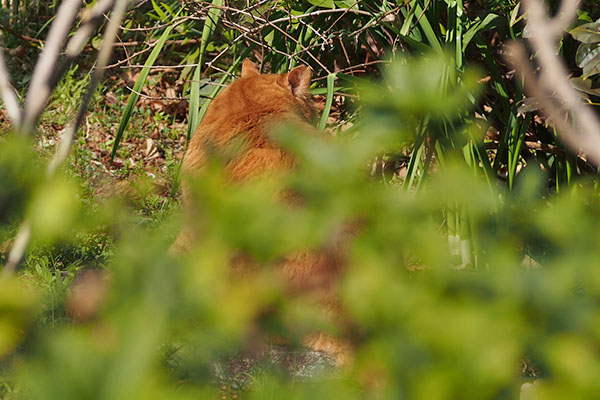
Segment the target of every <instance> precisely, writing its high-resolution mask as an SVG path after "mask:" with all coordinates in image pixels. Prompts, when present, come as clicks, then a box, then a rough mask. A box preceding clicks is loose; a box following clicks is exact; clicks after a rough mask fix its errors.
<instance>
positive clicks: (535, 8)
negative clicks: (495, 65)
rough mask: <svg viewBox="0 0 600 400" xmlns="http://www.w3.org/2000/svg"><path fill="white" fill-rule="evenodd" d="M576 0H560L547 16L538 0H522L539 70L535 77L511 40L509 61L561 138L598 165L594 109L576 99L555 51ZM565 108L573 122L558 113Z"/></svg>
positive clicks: (599, 128)
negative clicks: (556, 10) (553, 97)
mask: <svg viewBox="0 0 600 400" xmlns="http://www.w3.org/2000/svg"><path fill="white" fill-rule="evenodd" d="M578 4H579V2H578V1H577V0H563V2H562V3H561V7H560V10H561V11H560V12H559V15H558V16H556V17H555V18H553V19H551V20H550V19H549V17H548V14H547V12H546V10H545V8H544V6H543V4H542V3H541V2H540V1H539V0H523V5H524V8H525V12H526V13H527V17H528V20H527V24H528V26H529V28H530V36H529V41H530V43H531V46H532V47H533V49H534V50H535V51H536V53H537V56H538V60H539V65H540V67H541V70H542V74H541V77H540V79H539V80H536V78H535V76H534V74H533V71H532V69H531V66H530V64H529V60H528V59H527V57H526V56H525V50H524V49H523V46H522V45H520V44H516V43H514V44H512V46H511V50H512V51H511V53H512V55H513V56H512V59H511V60H510V61H512V62H513V63H514V64H515V66H516V67H517V69H518V70H519V71H520V72H522V73H524V74H525V79H524V81H525V87H526V90H527V91H528V92H529V93H530V95H532V96H535V97H536V98H538V99H540V101H541V103H542V105H543V110H544V112H545V113H546V114H548V115H549V116H550V117H551V118H552V120H553V121H554V123H555V125H556V128H557V129H558V131H559V133H560V136H561V139H562V140H563V141H564V142H565V143H566V144H567V145H568V146H570V147H571V148H572V149H573V150H574V151H575V152H576V153H577V152H579V151H580V149H581V150H583V152H584V153H585V154H586V155H587V157H589V159H590V160H591V161H592V162H593V163H594V164H595V165H597V166H598V165H600V134H599V132H600V119H599V118H598V116H597V115H596V114H595V113H594V111H593V110H592V109H591V108H590V107H589V106H588V105H585V104H583V103H581V102H580V101H579V95H578V94H577V93H576V91H575V89H574V88H573V87H572V86H571V84H570V82H569V80H568V75H569V74H568V71H567V69H566V67H565V66H564V64H563V62H562V60H561V59H560V58H559V57H558V56H557V54H556V47H557V38H558V36H559V35H562V32H563V30H564V29H565V28H566V27H567V26H568V25H569V24H570V22H571V19H572V17H573V16H574V15H576V12H577V6H578ZM553 93H554V94H555V95H556V96H557V97H558V98H560V99H561V101H562V109H561V107H560V106H558V105H556V104H554V103H553V102H552V101H550V100H549V98H550V96H551V95H552V94H553ZM565 111H567V112H569V113H570V114H571V115H572V117H573V121H572V122H574V126H571V123H570V122H569V121H564V119H563V118H561V116H560V115H561V114H564V112H565Z"/></svg>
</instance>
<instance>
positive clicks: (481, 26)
mask: <svg viewBox="0 0 600 400" xmlns="http://www.w3.org/2000/svg"><path fill="white" fill-rule="evenodd" d="M502 24H504V19H503V18H501V17H500V16H499V15H496V14H488V15H486V17H485V18H484V19H483V21H479V22H476V23H475V25H473V26H472V27H471V28H469V29H468V30H467V31H466V32H465V34H464V36H463V51H464V49H466V48H467V45H468V44H469V42H470V41H471V39H473V36H475V35H476V34H477V33H478V32H481V31H485V30H487V29H493V28H497V27H498V26H501V25H502Z"/></svg>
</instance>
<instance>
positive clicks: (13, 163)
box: [0, 56, 600, 400]
mask: <svg viewBox="0 0 600 400" xmlns="http://www.w3.org/2000/svg"><path fill="white" fill-rule="evenodd" d="M447 66H448V63H447V62H445V61H444V60H443V59H441V58H439V57H437V56H428V57H425V58H421V59H418V60H410V59H403V60H398V61H397V62H396V63H394V64H392V65H391V66H390V68H389V69H387V70H386V73H385V74H384V79H383V82H382V83H381V84H375V83H373V84H371V85H368V86H365V87H364V88H363V89H362V90H363V91H364V96H363V98H364V104H363V107H364V108H365V117H364V119H363V120H362V121H361V123H360V124H357V125H356V127H355V128H354V129H353V130H350V131H346V132H345V133H344V134H341V135H338V137H336V138H332V137H329V136H326V135H323V136H314V135H306V134H303V132H298V131H296V130H294V129H293V128H291V127H289V128H287V129H283V130H280V131H279V132H276V133H275V134H274V138H275V139H276V140H277V141H278V142H279V143H280V144H281V145H282V146H283V147H285V148H286V149H289V151H291V152H293V154H294V155H295V156H296V158H297V160H298V163H297V168H296V169H295V170H294V171H293V172H292V173H290V174H288V175H282V176H280V177H279V179H264V180H259V181H255V182H252V183H246V184H239V185H231V184H229V183H227V181H226V179H225V177H224V176H223V172H222V166H221V162H220V160H219V159H217V158H215V159H214V160H213V161H212V162H211V164H210V166H209V168H207V170H206V172H205V174H204V175H203V176H202V177H201V178H200V179H199V181H198V182H197V186H196V188H195V191H196V194H197V195H198V198H199V201H200V204H201V205H202V207H201V215H200V216H199V218H198V224H199V226H200V229H201V231H202V233H203V234H202V236H201V238H200V240H199V241H198V243H197V245H196V247H195V249H194V250H193V251H192V252H191V253H190V254H188V255H185V256H182V257H179V258H174V257H171V256H169V255H168V254H167V249H168V247H169V245H170V243H171V242H172V240H173V237H174V234H175V233H176V231H177V226H178V224H177V221H171V222H169V221H166V222H165V223H164V224H163V225H160V226H153V227H148V226H145V225H143V224H136V219H135V217H132V216H131V215H130V214H129V213H127V212H124V211H122V210H120V207H119V206H118V205H116V204H114V203H110V202H108V203H104V204H98V205H96V207H97V209H96V211H95V212H93V213H91V212H87V213H86V212H84V211H83V210H82V206H81V204H80V203H79V202H78V201H77V198H78V196H77V194H76V190H75V188H76V187H77V185H76V184H75V183H74V182H73V180H72V178H65V177H60V178H56V180H53V181H52V182H45V181H44V180H43V179H39V178H40V175H39V174H37V173H36V174H34V173H33V172H32V170H31V168H29V165H30V164H29V163H24V162H23V160H28V159H30V158H31V157H33V156H28V154H31V153H30V152H29V150H27V148H28V147H27V146H20V147H19V145H18V140H17V138H12V139H11V138H7V139H5V141H4V142H3V143H2V146H1V148H2V157H1V158H0V161H1V162H2V170H1V171H2V174H4V175H3V176H4V179H2V180H1V181H0V185H1V186H0V189H1V190H0V193H2V197H1V198H2V199H4V202H5V204H6V207H11V208H7V210H21V211H20V212H21V213H26V214H27V215H28V216H29V217H30V218H31V221H32V227H33V236H34V241H35V243H36V244H35V245H44V246H47V245H49V244H52V243H56V242H60V243H68V242H69V241H70V240H71V239H73V238H75V237H76V236H77V235H78V234H82V233H86V232H95V231H96V230H97V229H99V228H100V227H103V226H104V227H106V226H110V227H111V228H110V229H112V230H114V236H115V237H117V238H118V243H117V245H116V248H115V250H114V256H113V257H111V258H110V259H109V261H108V262H107V265H106V267H105V271H106V274H105V275H102V277H101V278H98V279H95V280H94V279H88V278H86V276H87V275H85V274H82V273H78V274H76V271H71V274H69V275H67V276H66V277H62V276H61V272H60V270H59V269H54V270H53V271H52V270H46V271H47V272H46V274H47V275H46V277H45V278H44V279H45V282H53V281H54V283H53V284H48V285H42V284H40V283H39V282H41V280H40V279H32V273H34V271H35V269H33V270H32V268H31V267H30V268H28V270H27V271H26V273H24V274H22V275H20V276H19V277H17V278H15V279H12V280H3V281H0V289H1V290H0V357H1V358H0V368H1V371H2V379H3V382H4V386H3V389H0V390H1V392H0V393H2V396H3V397H4V398H7V399H8V398H10V399H18V398H27V399H36V398H38V399H61V400H65V399H82V398H85V399H95V398H97V399H111V400H113V399H132V398H140V399H141V398H144V399H146V398H161V399H164V398H174V399H175V398H207V399H213V398H217V397H218V396H220V395H221V394H220V393H219V391H218V388H217V386H216V385H215V384H214V383H213V380H214V379H215V378H214V372H213V367H214V364H215V362H218V360H220V359H221V358H222V357H226V356H227V355H230V354H234V353H236V352H237V351H241V350H242V349H244V348H245V346H246V345H247V343H248V340H250V339H251V338H252V337H253V336H254V335H256V334H257V332H263V333H267V334H277V335H283V336H287V337H288V338H290V339H292V340H294V339H300V338H301V337H302V334H303V332H309V331H310V330H311V329H314V326H320V327H322V329H324V330H328V329H333V330H335V327H330V326H327V325H326V324H325V325H324V322H323V321H321V320H320V319H319V310H314V309H313V310H311V309H310V306H309V305H308V304H300V305H298V304H294V303H291V302H290V299H289V298H288V297H287V296H285V295H284V290H283V285H282V283H281V282H278V281H277V279H276V278H275V276H276V274H275V273H274V272H273V268H274V263H275V262H276V261H277V260H278V259H279V258H280V257H281V256H282V255H285V254H287V253H289V252H291V251H294V250H301V249H311V248H319V247H321V246H324V245H325V244H326V243H328V242H329V241H331V240H332V238H333V237H335V235H336V232H339V231H340V229H341V228H342V227H343V226H344V224H346V223H348V222H349V221H355V220H360V221H361V227H362V228H361V231H360V233H359V234H357V236H356V237H354V238H352V239H349V244H348V263H347V265H348V271H347V274H346V275H345V277H344V279H343V281H342V283H341V293H342V295H341V298H342V301H343V305H344V308H345V311H346V312H347V314H348V316H349V318H350V319H351V320H352V326H353V327H354V328H353V331H352V338H353V340H354V342H355V345H356V362H355V364H354V365H352V366H351V367H349V368H348V369H346V370H342V371H339V372H337V373H336V374H334V375H333V376H330V377H316V378H313V379H312V380H310V381H307V382H305V381H298V380H294V379H289V378H286V377H285V376H281V375H278V374H271V373H268V372H267V373H265V374H264V375H262V376H260V377H255V383H254V384H253V385H251V386H250V389H249V391H248V392H242V393H238V395H239V396H241V397H244V398H245V397H247V398H258V399H280V398H286V399H287V398H289V399H306V398H323V399H331V398H347V399H351V398H378V399H379V398H384V399H398V398H409V399H453V398H464V399H482V398H516V397H518V395H519V388H520V385H521V383H523V382H524V381H525V377H523V376H522V374H521V371H520V369H521V364H522V363H523V362H524V361H523V360H531V361H528V362H530V363H533V364H534V365H535V368H536V369H537V372H536V374H538V375H541V376H543V381H542V383H541V385H539V388H538V392H537V394H538V395H540V396H541V398H554V399H564V398H594V397H595V394H597V393H598V391H599V390H600V387H599V386H600V384H599V382H600V381H598V379H597V376H598V368H599V365H600V364H599V357H598V356H599V354H598V351H599V350H598V346H597V343H598V339H599V336H600V330H599V329H598V327H599V326H600V319H599V317H598V313H597V299H598V294H599V293H600V274H599V273H598V271H597V260H598V259H600V254H599V252H600V243H599V236H598V235H597V226H596V223H595V221H597V220H598V216H599V215H598V214H599V213H600V202H599V200H598V193H597V189H596V188H595V187H594V185H593V182H586V181H582V182H580V183H579V184H578V186H577V187H574V188H573V190H571V191H564V192H562V193H561V194H552V193H550V192H547V189H546V188H545V185H543V176H542V174H541V172H540V171H539V170H537V169H535V167H533V166H531V167H528V168H527V169H526V170H525V171H524V172H522V173H523V177H522V179H521V180H519V184H518V185H517V186H516V187H515V190H513V191H509V190H508V189H507V188H506V187H505V186H504V185H501V184H496V183H490V182H489V181H487V180H486V178H485V172H484V171H483V167H481V166H480V167H477V168H473V164H472V163H471V162H472V158H471V156H470V153H468V152H464V151H462V149H463V147H464V146H468V145H469V143H472V141H473V140H474V139H473V138H474V137H476V136H477V135H471V134H470V133H469V132H473V131H474V130H475V128H473V127H471V128H469V129H467V127H469V126H470V125H469V121H468V120H466V119H463V118H462V117H461V116H462V115H466V113H465V112H466V111H467V110H468V108H469V107H470V106H469V104H470V103H469V102H468V101H465V98H466V99H469V98H476V97H477V96H478V94H477V92H478V90H477V86H476V84H475V82H476V81H475V78H474V77H473V78H467V76H469V75H468V74H467V75H465V78H464V79H463V80H462V83H458V84H456V87H454V88H451V89H450V88H449V89H448V91H447V92H444V91H442V90H441V86H442V83H443V78H442V75H443V74H442V73H439V72H436V71H443V70H444V69H445V68H447ZM422 71H428V72H427V75H428V76H430V77H432V78H435V79H432V80H433V81H434V82H433V83H429V84H427V85H415V84H414V83H413V82H411V80H413V79H414V76H415V74H416V75H419V74H420V73H422ZM469 74H470V72H469ZM473 76H475V75H473ZM435 82H437V84H435ZM403 87H410V95H409V96H408V97H407V95H406V93H404V92H403V91H401V90H398V88H403ZM445 93H447V94H445ZM423 99H429V100H427V101H422V100H423ZM421 117H427V118H428V121H429V122H428V123H429V124H431V126H443V125H444V124H446V123H448V122H449V121H451V122H452V124H447V125H446V128H445V130H444V131H440V132H447V133H448V135H445V134H444V136H440V137H439V140H440V141H444V143H445V144H444V145H445V146H448V151H447V152H446V153H444V158H443V159H441V157H440V158H439V159H437V160H435V162H436V165H437V168H436V169H437V170H436V171H434V172H431V173H430V174H429V175H427V176H424V177H420V181H421V182H422V183H421V184H420V186H419V187H418V188H412V189H410V190H408V189H407V188H406V187H404V186H402V185H401V184H399V183H393V182H388V183H387V184H384V183H383V180H384V179H385V178H382V177H381V176H379V175H378V174H375V175H373V174H369V169H370V168H369V164H370V163H371V162H372V160H374V159H375V158H376V157H377V156H379V155H381V154H382V152H385V151H399V149H401V148H403V146H405V145H406V143H408V142H410V141H412V140H415V139H414V138H415V137H416V136H415V131H416V132H418V131H419V127H420V126H421V124H422V122H421V121H422V120H419V119H420V118H421ZM453 146H454V147H453ZM453 149H454V150H453ZM15 182H16V183H18V184H15ZM289 189H292V190H294V191H295V192H297V193H298V194H299V196H301V197H302V198H303V202H302V203H303V204H302V207H301V208H290V207H287V206H285V205H283V204H280V203H277V202H274V199H273V197H274V196H273V193H275V192H277V191H280V190H289ZM11 212H12V211H11ZM457 215H458V217H457ZM451 219H452V223H451V222H450V220H451ZM5 223H6V222H5V221H3V224H5ZM457 226H459V227H460V228H459V229H457ZM103 229H106V228H103ZM453 229H454V230H453ZM457 230H458V232H457ZM453 235H454V236H453ZM454 237H456V238H457V240H458V250H459V254H458V255H457V253H453V251H455V250H456V243H455V241H454ZM465 249H467V250H465ZM465 251H466V252H467V253H469V254H468V256H465ZM239 252H243V253H244V254H246V255H247V256H248V257H251V258H252V259H254V260H255V261H256V263H257V265H258V266H260V268H258V270H257V271H256V273H254V274H248V276H245V277H244V279H231V277H230V271H229V268H230V264H231V259H232V256H233V255H235V254H239ZM80 267H86V265H81V266H79V268H80ZM32 271H33V272H32ZM74 275H77V276H75V278H74ZM65 282H66V284H65ZM71 282H73V283H72V286H71V287H70V289H69V288H68V285H69V284H70V283H71ZM57 285H58V286H59V285H62V286H60V287H62V289H61V290H60V291H59V293H58V295H57V291H56V288H57V287H58V286H57ZM61 293H62V294H61ZM78 293H79V294H78ZM81 293H84V294H85V293H87V294H88V295H89V294H90V293H101V294H102V293H104V295H100V296H99V297H98V298H99V299H100V300H99V301H97V302H95V303H93V302H92V305H91V306H90V308H86V307H87V306H86V304H87V300H86V299H87V298H88V297H86V296H85V295H84V296H83V297H82V296H81V295H80V294H81ZM90 296H91V295H90ZM92 298H93V296H92ZM49 302H53V303H58V305H60V306H58V307H57V306H56V305H55V306H54V307H51V308H52V310H54V311H53V312H57V313H59V314H60V315H56V316H55V317H54V318H53V319H52V322H53V323H52V324H49V323H48V314H47V313H44V312H42V310H44V309H46V310H48V307H47V306H43V304H48V303H49ZM44 307H46V308H44ZM302 310H304V311H302Z"/></svg>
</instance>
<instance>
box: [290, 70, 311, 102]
mask: <svg viewBox="0 0 600 400" xmlns="http://www.w3.org/2000/svg"><path fill="white" fill-rule="evenodd" d="M311 76H312V71H311V70H310V68H308V67H307V66H305V65H300V66H298V67H296V68H294V69H292V70H291V71H290V72H289V73H288V77H287V79H288V83H289V84H290V88H291V89H292V93H293V94H294V96H297V97H310V78H311Z"/></svg>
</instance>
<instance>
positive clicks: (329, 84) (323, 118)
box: [319, 73, 336, 131]
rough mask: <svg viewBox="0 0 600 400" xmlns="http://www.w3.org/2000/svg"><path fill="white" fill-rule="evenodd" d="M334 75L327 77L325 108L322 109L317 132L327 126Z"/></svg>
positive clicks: (331, 101) (333, 87)
mask: <svg viewBox="0 0 600 400" xmlns="http://www.w3.org/2000/svg"><path fill="white" fill-rule="evenodd" d="M335 75H336V74H335V73H333V74H329V75H327V98H326V99H325V108H324V109H323V115H321V121H320V122H319V130H321V131H322V130H323V129H325V127H326V126H327V118H328V117H329V112H330V111H331V104H332V103H333V93H334V89H335Z"/></svg>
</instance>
